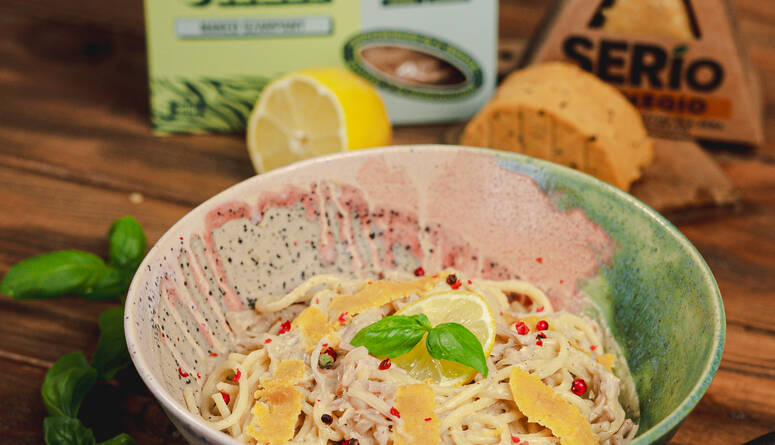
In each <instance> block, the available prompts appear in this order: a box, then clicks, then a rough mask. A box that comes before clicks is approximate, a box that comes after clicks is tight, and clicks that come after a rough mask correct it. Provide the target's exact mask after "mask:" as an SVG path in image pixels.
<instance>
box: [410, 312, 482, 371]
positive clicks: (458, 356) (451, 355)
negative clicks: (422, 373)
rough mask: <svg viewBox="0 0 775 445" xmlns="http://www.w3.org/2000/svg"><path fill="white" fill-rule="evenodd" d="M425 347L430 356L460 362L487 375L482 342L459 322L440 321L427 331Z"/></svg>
mask: <svg viewBox="0 0 775 445" xmlns="http://www.w3.org/2000/svg"><path fill="white" fill-rule="evenodd" d="M425 347H426V348H428V353H429V354H430V355H431V357H433V358H435V359H439V360H449V361H453V362H457V363H460V364H462V365H465V366H468V367H470V368H473V369H475V370H477V371H479V372H480V373H481V374H482V375H483V376H485V377H487V372H488V370H487V362H486V360H485V358H484V351H483V350H482V344H481V343H479V340H478V339H477V338H476V336H475V335H474V334H472V333H471V331H469V330H468V329H466V327H465V326H463V325H462V324H459V323H442V324H440V325H438V326H436V327H434V328H433V329H431V331H430V332H429V333H428V338H427V339H426V340H425Z"/></svg>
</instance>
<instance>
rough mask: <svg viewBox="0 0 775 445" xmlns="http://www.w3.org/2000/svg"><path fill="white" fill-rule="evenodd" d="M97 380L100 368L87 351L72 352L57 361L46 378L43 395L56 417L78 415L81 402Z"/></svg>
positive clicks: (47, 405)
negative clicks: (85, 353) (87, 355)
mask: <svg viewBox="0 0 775 445" xmlns="http://www.w3.org/2000/svg"><path fill="white" fill-rule="evenodd" d="M96 380H97V371H95V370H94V368H92V367H91V366H89V364H88V363H87V362H86V357H84V355H83V352H81V351H77V352H71V353H70V354H67V355H65V356H64V357H62V358H60V359H59V360H57V361H56V363H54V365H53V366H51V368H49V370H48V372H46V377H45V378H44V379H43V386H41V388H40V394H41V396H42V397H43V404H44V405H45V406H46V410H47V411H48V413H49V414H51V415H52V416H70V417H75V416H76V415H77V414H78V409H79V408H80V407H81V402H82V401H83V398H84V397H85V396H86V393H87V392H89V390H90V389H91V387H92V386H94V382H95V381H96Z"/></svg>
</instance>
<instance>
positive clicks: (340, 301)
mask: <svg viewBox="0 0 775 445" xmlns="http://www.w3.org/2000/svg"><path fill="white" fill-rule="evenodd" d="M444 279H446V275H445V274H438V275H436V276H435V277H434V276H430V277H425V278H420V279H419V280H414V281H406V282H396V281H389V280H379V281H373V282H371V284H365V285H364V286H363V287H361V288H360V289H359V290H358V291H357V292H356V293H355V294H353V295H340V296H338V297H336V298H334V299H333V300H331V303H330V304H329V306H328V313H329V315H330V317H332V318H333V319H336V318H338V317H339V316H340V315H341V314H343V313H347V314H349V315H355V314H357V313H359V312H363V311H364V310H366V309H369V308H373V307H379V306H382V305H383V304H388V303H390V302H393V301H395V300H400V299H402V298H407V297H409V296H410V295H413V294H420V295H421V294H424V293H427V292H428V291H430V290H431V289H433V287H434V286H436V283H438V282H439V281H441V280H444Z"/></svg>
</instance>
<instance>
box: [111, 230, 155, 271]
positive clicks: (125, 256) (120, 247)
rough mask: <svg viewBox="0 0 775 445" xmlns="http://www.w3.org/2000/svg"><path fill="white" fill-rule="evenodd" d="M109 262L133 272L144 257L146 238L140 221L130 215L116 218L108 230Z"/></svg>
mask: <svg viewBox="0 0 775 445" xmlns="http://www.w3.org/2000/svg"><path fill="white" fill-rule="evenodd" d="M108 238H109V239H110V249H109V254H108V258H110V263H111V264H112V265H114V266H116V267H118V268H119V269H121V270H124V271H126V272H128V273H129V274H130V275H131V274H134V272H135V270H137V267H138V266H140V263H141V262H142V261H143V257H145V248H146V246H147V240H146V239H145V233H143V228H142V227H140V223H138V222H137V220H136V219H135V218H134V217H132V216H125V217H123V218H119V219H117V220H116V221H115V222H114V223H113V225H112V226H111V227H110V230H109V231H108Z"/></svg>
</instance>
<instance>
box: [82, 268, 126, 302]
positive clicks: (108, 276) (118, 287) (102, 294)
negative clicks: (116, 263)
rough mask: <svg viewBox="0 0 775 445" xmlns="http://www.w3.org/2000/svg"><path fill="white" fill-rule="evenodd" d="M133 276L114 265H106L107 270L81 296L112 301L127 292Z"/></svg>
mask: <svg viewBox="0 0 775 445" xmlns="http://www.w3.org/2000/svg"><path fill="white" fill-rule="evenodd" d="M131 279H132V277H131V276H127V274H126V273H124V272H122V271H120V270H118V269H116V268H115V267H113V266H105V272H104V273H103V275H102V276H101V277H100V278H99V280H97V282H96V283H94V286H92V287H91V288H89V289H86V290H85V291H84V292H83V293H82V294H81V296H82V297H83V298H85V299H87V300H91V301H110V300H115V299H116V297H119V296H122V295H124V294H126V291H127V289H129V283H130V281H131Z"/></svg>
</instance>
